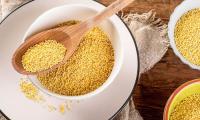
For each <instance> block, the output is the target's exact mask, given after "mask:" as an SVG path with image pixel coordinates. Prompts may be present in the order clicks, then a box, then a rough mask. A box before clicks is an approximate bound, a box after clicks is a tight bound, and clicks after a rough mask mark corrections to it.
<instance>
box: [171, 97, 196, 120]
mask: <svg viewBox="0 0 200 120" xmlns="http://www.w3.org/2000/svg"><path fill="white" fill-rule="evenodd" d="M169 120H200V94H194V95H191V96H189V97H187V98H185V99H184V100H182V101H181V102H180V103H178V104H177V105H176V106H175V108H174V110H173V111H172V113H171V115H170V119H169Z"/></svg>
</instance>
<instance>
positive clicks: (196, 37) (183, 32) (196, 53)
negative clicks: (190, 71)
mask: <svg viewBox="0 0 200 120" xmlns="http://www.w3.org/2000/svg"><path fill="white" fill-rule="evenodd" d="M175 43H176V47H177V49H178V50H179V52H180V53H181V54H182V55H183V56H184V57H185V59H187V60H188V61H190V62H191V63H192V64H195V65H200V9H193V10H191V11H189V12H188V13H186V14H184V15H183V16H182V17H181V18H180V20H179V21H178V22H177V24H176V28H175Z"/></svg>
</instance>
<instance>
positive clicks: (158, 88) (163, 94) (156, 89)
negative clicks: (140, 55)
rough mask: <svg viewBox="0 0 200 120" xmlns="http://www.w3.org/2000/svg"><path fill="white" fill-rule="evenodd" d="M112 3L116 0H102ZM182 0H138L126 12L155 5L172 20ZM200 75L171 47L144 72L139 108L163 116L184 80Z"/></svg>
mask: <svg viewBox="0 0 200 120" xmlns="http://www.w3.org/2000/svg"><path fill="white" fill-rule="evenodd" d="M99 1H100V2H102V3H103V4H105V5H109V4H110V3H111V2H113V1H115V0H99ZM181 1H182V0H136V1H135V2H134V3H132V4H131V5H130V6H129V7H127V8H126V9H125V12H126V13H128V12H129V11H133V12H137V13H143V12H148V11H149V10H151V9H154V10H155V11H156V12H157V17H160V18H162V19H163V21H164V22H165V23H167V22H168V20H169V16H170V14H171V13H172V12H173V10H174V8H175V7H176V6H177V5H178V4H179V3H181ZM199 77H200V72H199V71H197V70H192V69H191V68H189V67H188V66H187V65H184V64H183V63H182V62H181V61H180V59H179V58H178V57H176V56H175V54H174V53H173V51H172V49H171V48H169V50H168V52H167V53H166V55H165V56H164V58H163V59H162V60H161V61H160V62H159V63H158V64H156V65H155V67H154V68H153V69H151V70H150V71H148V72H147V73H144V74H143V75H142V76H141V78H140V80H139V83H138V85H137V87H136V90H135V92H134V95H133V98H134V101H135V105H136V108H137V109H138V110H139V112H140V113H141V115H142V117H143V118H144V120H162V114H163V110H164V107H165V103H166V101H167V99H168V98H169V96H170V95H171V93H172V92H173V91H174V90H175V89H176V88H177V87H178V86H180V85H181V84H183V83H185V82H187V81H189V80H192V79H196V78H199Z"/></svg>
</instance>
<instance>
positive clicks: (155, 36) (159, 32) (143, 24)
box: [122, 11, 169, 73]
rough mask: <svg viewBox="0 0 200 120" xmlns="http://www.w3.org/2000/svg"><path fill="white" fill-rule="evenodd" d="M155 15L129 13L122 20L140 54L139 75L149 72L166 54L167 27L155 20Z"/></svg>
mask: <svg viewBox="0 0 200 120" xmlns="http://www.w3.org/2000/svg"><path fill="white" fill-rule="evenodd" d="M155 16H156V13H155V12H153V11H150V12H148V13H144V14H141V15H139V14H134V13H130V14H128V15H126V16H123V17H122V18H123V19H124V21H125V22H126V23H127V24H128V26H129V28H130V29H131V31H132V33H133V35H134V37H135V39H136V43H137V46H138V49H139V54H140V73H144V72H146V71H148V70H150V69H151V68H152V67H153V66H154V65H155V64H156V63H158V61H160V59H161V58H162V57H163V56H164V54H165V53H166V52H167V50H168V47H169V40H168V37H167V25H165V24H163V23H162V21H161V19H159V18H158V19H156V18H155Z"/></svg>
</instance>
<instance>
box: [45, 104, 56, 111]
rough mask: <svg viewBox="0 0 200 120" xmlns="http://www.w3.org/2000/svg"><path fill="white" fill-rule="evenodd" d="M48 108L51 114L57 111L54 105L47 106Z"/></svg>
mask: <svg viewBox="0 0 200 120" xmlns="http://www.w3.org/2000/svg"><path fill="white" fill-rule="evenodd" d="M47 107H48V110H49V111H50V112H52V111H56V107H55V106H53V105H50V104H49V105H47Z"/></svg>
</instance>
